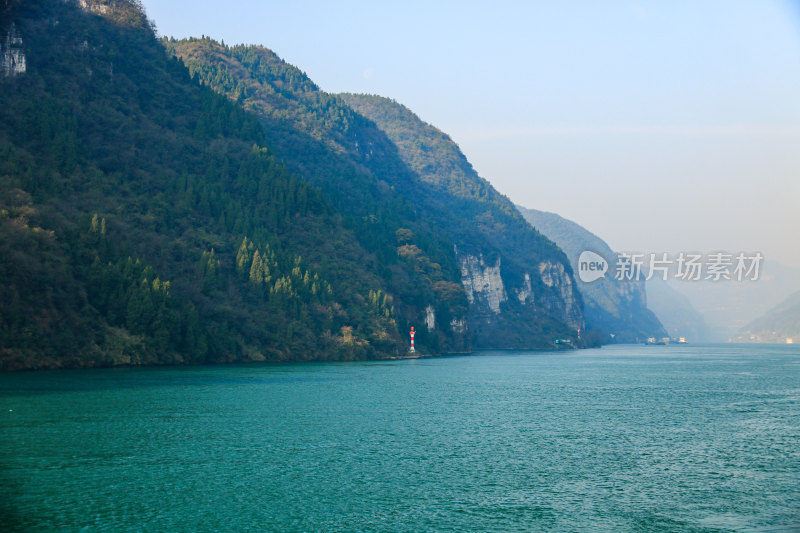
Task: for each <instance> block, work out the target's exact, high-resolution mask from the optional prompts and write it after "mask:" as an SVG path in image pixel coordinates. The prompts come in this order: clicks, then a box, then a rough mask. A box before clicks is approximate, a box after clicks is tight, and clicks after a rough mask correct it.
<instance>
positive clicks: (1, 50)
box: [0, 23, 27, 78]
mask: <svg viewBox="0 0 800 533" xmlns="http://www.w3.org/2000/svg"><path fill="white" fill-rule="evenodd" d="M26 69H27V67H26V64H25V51H24V50H23V48H22V36H21V35H20V34H19V32H18V31H17V28H16V26H15V25H14V24H13V23H12V24H11V27H10V28H9V29H8V30H7V31H6V33H5V38H4V39H3V41H2V43H0V72H2V73H3V77H5V78H8V77H13V76H18V75H20V74H24V73H25V71H26Z"/></svg>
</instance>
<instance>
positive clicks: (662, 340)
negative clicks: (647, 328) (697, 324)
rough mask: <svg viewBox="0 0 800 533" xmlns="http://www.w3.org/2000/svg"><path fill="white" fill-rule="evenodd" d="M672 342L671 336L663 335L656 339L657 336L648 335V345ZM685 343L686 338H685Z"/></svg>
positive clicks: (663, 344) (661, 344) (646, 342)
mask: <svg viewBox="0 0 800 533" xmlns="http://www.w3.org/2000/svg"><path fill="white" fill-rule="evenodd" d="M669 343H670V339H669V337H661V338H660V339H658V340H656V338H655V337H647V340H646V341H645V344H646V345H647V346H665V345H667V344H669ZM684 343H685V340H684Z"/></svg>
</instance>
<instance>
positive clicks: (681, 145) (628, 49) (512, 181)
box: [144, 0, 800, 266]
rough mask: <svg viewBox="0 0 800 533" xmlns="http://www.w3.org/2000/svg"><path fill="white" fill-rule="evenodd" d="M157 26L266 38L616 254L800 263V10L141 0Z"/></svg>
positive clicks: (321, 81) (775, 4) (742, 5)
mask: <svg viewBox="0 0 800 533" xmlns="http://www.w3.org/2000/svg"><path fill="white" fill-rule="evenodd" d="M144 4H145V7H146V8H147V11H148V15H149V17H150V18H151V19H153V20H155V22H156V25H157V26H158V29H159V32H160V33H161V34H162V35H172V36H175V37H185V36H190V35H194V36H199V35H201V34H205V35H209V36H211V37H214V38H216V39H222V40H224V41H225V42H226V43H227V44H234V43H250V44H263V45H265V46H267V47H268V48H271V49H272V50H274V51H275V52H276V53H277V54H278V55H280V56H281V57H282V58H284V59H285V60H286V61H288V62H290V63H292V64H294V65H296V66H298V67H299V68H301V69H302V70H304V71H305V72H306V73H307V74H308V75H309V76H310V77H311V78H312V79H313V80H314V81H315V82H316V83H317V84H318V85H319V86H320V87H321V88H322V89H323V90H325V91H328V92H340V91H350V92H366V93H374V94H380V95H383V96H389V97H392V98H394V99H396V100H397V101H399V102H400V103H402V104H405V105H406V106H408V107H409V108H411V109H412V110H413V111H414V112H416V113H417V114H418V115H419V116H420V117H421V118H422V119H423V120H425V121H426V122H429V123H431V124H433V125H434V126H436V127H438V128H439V129H441V130H443V131H445V132H446V133H448V134H449V135H450V136H451V137H452V138H453V139H454V140H455V141H456V142H457V143H458V144H459V145H460V146H461V149H462V150H463V151H464V153H465V154H466V156H467V158H468V159H469V160H470V161H471V162H472V164H473V166H474V167H475V168H476V170H477V171H478V172H479V173H480V174H481V176H483V177H484V178H486V179H488V180H489V181H490V182H491V183H492V184H493V185H494V186H495V187H496V188H497V189H498V190H499V191H501V192H502V193H504V194H506V195H508V196H509V197H510V198H511V199H512V200H513V201H514V202H516V203H518V204H522V205H524V206H526V207H531V208H535V209H542V210H545V211H554V212H557V213H559V214H561V215H562V216H565V217H567V218H570V219H572V220H574V221H576V222H578V223H579V224H582V225H584V226H585V227H587V228H588V229H590V230H591V231H593V232H595V233H597V234H598V235H599V236H600V237H602V238H603V239H605V240H606V241H607V242H608V243H609V244H610V245H611V247H612V248H614V249H617V250H631V251H633V250H636V251H641V252H680V251H690V250H693V251H703V252H710V251H716V250H726V251H730V252H739V251H761V252H763V253H764V255H765V256H766V260H767V261H769V260H770V259H772V260H778V261H780V262H783V263H787V264H792V265H798V266H800V239H798V237H797V232H798V231H799V230H800V6H799V5H798V3H797V2H790V1H788V0H784V1H778V0H775V1H769V0H763V1H753V0H747V1H735V0H723V1H717V2H714V1H704V0H697V1H691V0H685V1H666V0H664V1H655V0H653V1H647V2H645V1H642V2H637V1H619V2H613V1H604V2H597V1H583V2H568V1H566V2H565V1H558V2H553V1H541V2H499V3H498V2H491V3H490V2H486V1H481V2H467V1H457V2H432V1H430V0H429V1H425V2H415V1H404V2H375V1H368V2H367V1H364V2H348V1H337V2H307V1H306V2H304V1H294V2H263V1H255V0H227V1H226V2H224V3H223V2H218V1H213V2H212V1H206V0H144Z"/></svg>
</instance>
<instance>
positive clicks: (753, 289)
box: [648, 257, 800, 342]
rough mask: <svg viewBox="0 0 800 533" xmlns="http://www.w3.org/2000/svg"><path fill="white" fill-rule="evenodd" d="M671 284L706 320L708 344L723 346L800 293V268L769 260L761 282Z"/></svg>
mask: <svg viewBox="0 0 800 533" xmlns="http://www.w3.org/2000/svg"><path fill="white" fill-rule="evenodd" d="M668 284H669V286H670V287H671V288H672V289H673V290H675V291H677V292H680V293H681V294H682V295H684V296H685V297H686V298H688V300H689V301H690V302H691V303H692V305H693V306H694V307H695V308H696V309H697V310H698V311H699V312H700V313H702V315H703V316H704V317H705V320H706V322H707V323H708V328H709V329H708V331H709V336H708V339H707V340H712V341H717V342H723V341H725V340H727V339H729V338H731V337H735V336H738V335H739V331H740V330H741V329H742V328H744V327H745V326H747V325H748V324H749V323H750V322H752V321H754V320H756V319H757V318H759V317H760V316H762V315H764V314H765V313H767V312H768V311H769V310H770V309H772V308H773V307H775V306H776V305H778V304H780V303H781V302H782V301H783V300H784V299H785V298H786V295H787V294H792V293H793V292H795V291H796V290H798V288H800V268H797V267H791V266H787V265H782V264H781V263H779V262H777V261H774V260H773V259H771V258H769V257H767V258H765V259H764V261H763V263H762V264H761V267H760V270H759V275H758V279H757V280H742V281H738V280H721V281H681V280H669V281H668ZM648 285H649V283H648Z"/></svg>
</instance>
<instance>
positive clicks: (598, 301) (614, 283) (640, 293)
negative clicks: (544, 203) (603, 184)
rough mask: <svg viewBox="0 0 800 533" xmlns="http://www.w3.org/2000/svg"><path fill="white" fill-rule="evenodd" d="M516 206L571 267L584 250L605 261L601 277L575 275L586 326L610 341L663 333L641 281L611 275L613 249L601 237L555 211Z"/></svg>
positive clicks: (574, 265) (629, 339)
mask: <svg viewBox="0 0 800 533" xmlns="http://www.w3.org/2000/svg"><path fill="white" fill-rule="evenodd" d="M517 208H518V209H519V211H520V213H522V216H523V217H525V219H526V220H527V221H528V222H530V224H531V225H532V226H533V227H535V228H536V229H537V230H539V231H540V232H542V233H543V234H544V235H546V236H547V237H549V238H550V239H552V240H553V242H555V243H556V244H558V245H559V246H560V247H561V249H562V250H564V253H566V254H567V257H568V258H569V260H570V263H571V264H572V268H573V269H575V270H577V268H578V264H577V263H578V258H579V256H580V254H581V253H582V252H583V251H587V250H588V251H592V252H594V253H596V254H598V255H600V256H602V257H603V258H604V259H605V260H606V262H607V263H608V265H609V271H608V272H607V273H606V275H605V277H603V278H600V279H598V280H595V281H592V282H589V283H585V282H583V281H581V280H580V279H577V284H578V288H579V290H580V291H581V293H582V294H583V297H584V302H585V309H584V312H585V316H586V325H587V328H588V329H595V330H600V331H603V332H604V334H605V335H613V340H614V341H616V342H624V343H627V342H641V341H644V340H645V339H646V338H648V337H658V338H660V337H664V336H666V335H667V332H666V330H665V329H664V327H663V325H662V324H661V322H660V321H659V319H658V317H656V315H655V314H654V313H653V312H652V311H651V310H650V309H648V307H647V295H646V292H645V286H644V282H643V281H634V280H617V279H615V278H614V271H613V269H614V265H615V264H616V253H614V251H613V250H612V249H611V248H610V247H609V246H608V244H606V243H605V241H603V240H602V239H601V238H600V237H598V236H597V235H595V234H593V233H591V232H590V231H588V230H587V229H585V228H584V227H582V226H580V225H578V224H576V223H575V222H573V221H571V220H567V219H565V218H563V217H561V216H559V215H557V214H555V213H548V212H545V211H538V210H536V209H528V208H525V207H522V206H517ZM608 340H611V339H608Z"/></svg>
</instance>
